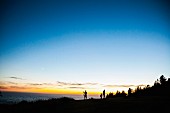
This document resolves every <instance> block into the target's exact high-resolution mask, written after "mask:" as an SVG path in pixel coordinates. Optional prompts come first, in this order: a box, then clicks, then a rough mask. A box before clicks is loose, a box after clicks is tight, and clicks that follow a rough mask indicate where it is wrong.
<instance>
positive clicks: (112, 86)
mask: <svg viewBox="0 0 170 113" xmlns="http://www.w3.org/2000/svg"><path fill="white" fill-rule="evenodd" d="M138 86H139V87H144V86H146V85H143V84H141V85H104V86H103V87H108V88H114V87H126V88H129V87H138Z"/></svg>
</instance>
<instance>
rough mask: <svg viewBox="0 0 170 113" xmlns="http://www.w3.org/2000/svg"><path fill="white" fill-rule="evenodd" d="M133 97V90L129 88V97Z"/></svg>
mask: <svg viewBox="0 0 170 113" xmlns="http://www.w3.org/2000/svg"><path fill="white" fill-rule="evenodd" d="M131 95H132V89H131V88H129V90H128V96H129V97H130V96H131Z"/></svg>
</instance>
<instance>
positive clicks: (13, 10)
mask: <svg viewBox="0 0 170 113" xmlns="http://www.w3.org/2000/svg"><path fill="white" fill-rule="evenodd" d="M0 4H1V5H0V17H1V19H0V90H1V91H18V92H41V93H56V94H82V92H83V91H84V90H87V91H88V92H89V93H90V94H100V93H99V92H102V91H103V90H104V89H105V90H106V92H107V93H108V92H116V91H117V90H120V91H121V90H125V91H127V89H128V88H129V87H130V88H133V89H134V88H135V87H137V86H138V85H139V86H141V87H143V86H145V85H147V84H149V85H153V83H154V81H155V80H156V79H157V78H159V77H160V76H161V75H164V76H165V77H166V78H169V77H170V21H169V20H170V8H169V6H170V2H168V1H167V0H34V1H33V0H2V1H1V3H0Z"/></svg>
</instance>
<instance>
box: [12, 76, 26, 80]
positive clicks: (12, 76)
mask: <svg viewBox="0 0 170 113" xmlns="http://www.w3.org/2000/svg"><path fill="white" fill-rule="evenodd" d="M9 78H12V79H17V80H24V79H23V78H19V77H14V76H12V77H9Z"/></svg>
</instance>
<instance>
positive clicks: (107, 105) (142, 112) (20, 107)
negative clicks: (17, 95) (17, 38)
mask: <svg viewBox="0 0 170 113" xmlns="http://www.w3.org/2000/svg"><path fill="white" fill-rule="evenodd" d="M169 106H170V98H169V97H138V98H137V97H130V98H112V99H103V100H99V99H89V100H73V99H69V98H61V99H50V100H46V101H36V102H24V101H23V102H21V103H18V104H14V105H0V110H1V111H0V112H1V113H7V112H10V113H167V112H169Z"/></svg>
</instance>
